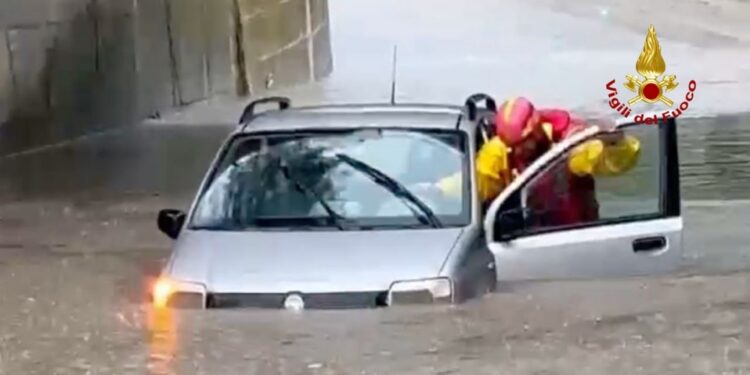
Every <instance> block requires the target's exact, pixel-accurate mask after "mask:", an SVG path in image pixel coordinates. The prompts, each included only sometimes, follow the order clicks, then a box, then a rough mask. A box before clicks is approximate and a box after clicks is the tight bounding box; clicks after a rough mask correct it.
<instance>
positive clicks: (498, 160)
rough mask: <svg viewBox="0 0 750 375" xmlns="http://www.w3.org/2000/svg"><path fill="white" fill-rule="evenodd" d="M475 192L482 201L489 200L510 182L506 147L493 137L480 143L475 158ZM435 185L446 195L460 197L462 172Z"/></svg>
mask: <svg viewBox="0 0 750 375" xmlns="http://www.w3.org/2000/svg"><path fill="white" fill-rule="evenodd" d="M476 176H477V193H478V194H479V199H480V200H481V201H482V202H485V203H486V202H490V201H492V200H493V199H495V198H496V197H497V196H498V195H499V194H500V192H502V190H503V189H504V188H505V187H506V186H507V184H508V183H510V178H509V176H510V171H509V170H508V149H507V148H506V147H505V144H503V142H502V141H501V140H500V139H499V138H497V137H495V138H492V139H491V140H490V141H488V142H487V143H485V144H484V145H482V148H481V149H480V150H479V152H478V153H477V160H476ZM436 187H437V188H438V189H439V190H440V192H441V193H442V194H443V195H444V196H447V197H451V198H460V197H461V190H462V188H463V178H462V173H461V172H457V173H454V174H452V175H450V176H448V177H445V178H443V179H441V180H440V181H438V182H437V183H436Z"/></svg>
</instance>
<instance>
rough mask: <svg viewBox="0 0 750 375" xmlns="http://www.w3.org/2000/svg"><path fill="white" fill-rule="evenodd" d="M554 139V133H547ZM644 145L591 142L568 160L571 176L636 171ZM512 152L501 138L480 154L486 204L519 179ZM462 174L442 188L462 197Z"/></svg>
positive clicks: (481, 188) (447, 180)
mask: <svg viewBox="0 0 750 375" xmlns="http://www.w3.org/2000/svg"><path fill="white" fill-rule="evenodd" d="M547 135H548V136H549V137H550V139H551V133H550V132H547ZM640 150H641V145H640V141H639V140H638V139H637V138H635V137H633V136H629V135H628V136H624V137H621V138H618V139H617V140H616V141H615V142H614V143H609V144H606V145H605V143H604V141H601V140H591V141H588V142H585V143H583V144H581V145H579V146H578V147H576V148H575V149H574V150H573V152H572V153H571V155H570V157H569V159H568V168H569V170H570V172H571V173H572V174H574V175H577V176H585V175H592V176H616V175H619V174H621V173H625V172H627V171H629V170H630V169H632V168H633V167H634V166H635V165H636V164H637V163H638V158H639V156H640ZM508 154H509V148H508V147H507V146H506V145H505V144H504V143H503V142H502V141H501V140H500V138H498V137H493V138H492V139H491V140H490V141H488V142H487V143H485V144H484V145H483V146H482V148H481V149H480V150H479V152H478V153H477V161H476V171H475V172H476V180H477V192H478V194H479V198H480V199H481V201H482V202H483V203H489V202H491V201H492V200H494V199H495V198H496V197H497V196H498V195H499V194H500V193H501V192H502V191H503V189H505V188H506V187H507V186H508V185H509V184H510V183H511V182H512V181H513V179H514V178H515V177H516V172H515V171H514V170H511V168H510V165H509V160H508ZM462 183H463V181H462V178H461V173H460V172H459V173H456V174H453V175H451V176H448V177H445V178H443V179H441V180H440V181H438V183H437V186H438V188H439V189H440V190H441V191H442V192H443V194H445V195H446V196H450V197H456V198H458V197H460V196H461V186H462Z"/></svg>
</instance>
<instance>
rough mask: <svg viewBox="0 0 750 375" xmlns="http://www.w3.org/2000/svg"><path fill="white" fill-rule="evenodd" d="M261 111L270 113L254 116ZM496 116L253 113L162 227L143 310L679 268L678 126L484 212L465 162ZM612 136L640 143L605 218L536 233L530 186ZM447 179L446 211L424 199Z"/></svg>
mask: <svg viewBox="0 0 750 375" xmlns="http://www.w3.org/2000/svg"><path fill="white" fill-rule="evenodd" d="M482 103H483V104H484V105H483V106H480V105H479V104H482ZM262 104H278V106H279V110H275V111H266V112H262V113H256V112H255V110H256V108H257V107H258V106H259V105H262ZM495 108H496V106H495V104H494V101H493V100H492V99H491V98H489V97H488V96H486V95H475V96H472V97H471V98H469V100H468V101H467V103H466V105H465V106H464V107H459V106H435V105H345V106H321V107H306V108H293V107H292V106H291V101H289V100H288V99H286V98H267V99H262V100H260V101H256V102H253V103H251V104H250V105H248V107H247V108H246V110H245V112H244V113H243V115H242V119H241V123H240V126H239V127H238V129H237V130H236V131H235V132H234V133H233V134H231V135H230V137H229V138H228V139H227V141H226V142H225V143H224V145H223V146H222V147H221V149H220V150H219V152H218V154H217V156H216V158H215V160H214V161H213V163H212V165H211V167H210V169H209V171H208V173H207V174H206V176H205V178H204V180H203V182H202V184H201V186H200V187H199V190H198V193H197V195H196V198H195V200H194V202H193V204H192V205H191V207H190V210H189V211H188V212H185V213H183V212H181V211H179V210H163V211H161V212H160V214H159V218H158V227H159V229H160V230H161V231H163V232H164V233H165V234H166V235H168V236H169V237H170V238H172V239H175V243H174V247H173V251H172V254H171V257H170V259H169V261H168V263H167V265H166V267H165V269H164V271H163V273H162V277H161V278H160V279H159V280H158V282H157V283H156V285H155V286H154V287H153V299H154V303H155V304H156V305H157V306H166V307H182V308H231V307H243V308H244V307H252V308H274V309H288V310H303V309H341V308H370V307H383V306H394V305H401V304H415V303H416V304H424V303H428V304H430V303H457V302H461V301H464V300H467V299H470V298H474V297H477V296H479V295H482V294H484V293H486V292H488V291H493V290H494V289H495V287H496V283H497V282H498V281H500V282H505V281H514V280H537V279H547V278H558V277H559V278H569V277H606V276H621V275H631V274H641V273H651V272H668V271H669V270H671V269H673V268H674V267H676V265H677V260H678V258H679V256H680V252H681V232H682V219H681V217H680V211H679V174H677V173H678V172H677V171H676V158H677V150H676V135H675V132H676V130H675V126H676V124H675V122H674V120H671V121H668V122H663V123H660V124H659V125H658V126H634V125H631V124H620V126H619V127H618V128H617V129H615V130H612V129H603V128H597V127H592V128H591V129H589V130H588V131H587V132H584V133H581V134H579V135H578V137H574V138H572V139H569V140H566V141H565V142H563V143H561V144H559V145H557V146H555V147H554V148H553V149H552V150H550V151H549V152H548V153H547V154H545V155H544V156H543V157H542V158H540V159H539V160H537V161H536V162H535V163H534V164H533V165H532V166H531V167H530V168H528V169H527V170H526V171H525V172H524V173H523V174H521V175H520V176H519V177H518V178H516V180H514V182H513V183H512V184H511V186H509V187H508V188H507V189H505V191H504V192H503V193H502V194H501V195H500V196H499V197H498V198H497V199H496V200H495V201H494V202H493V203H492V205H490V207H489V208H488V210H485V207H482V205H481V204H480V202H479V199H478V197H477V194H476V193H475V191H476V189H475V188H474V186H475V184H476V180H475V179H476V176H475V174H474V173H473V171H474V168H475V165H474V156H475V155H476V152H477V150H478V148H479V147H480V146H481V144H482V143H483V142H485V141H486V140H487V139H488V132H489V131H490V130H489V129H488V125H487V121H486V118H487V117H486V114H487V113H494V111H495ZM613 131H614V132H635V133H637V136H639V137H640V139H642V140H644V141H643V150H642V151H641V152H642V159H643V160H642V161H641V163H640V164H639V166H638V167H637V168H635V169H634V170H633V171H632V172H629V174H626V175H624V176H619V177H616V178H615V179H614V180H607V179H602V181H596V184H597V198H598V201H599V202H600V205H601V207H599V209H600V211H601V212H602V215H600V218H598V219H597V220H596V221H595V222H590V223H582V224H581V225H579V226H576V227H565V226H556V225H554V223H550V222H545V221H539V220H538V218H539V217H541V215H544V214H545V212H544V210H545V208H544V207H541V206H539V205H538V204H537V203H536V202H537V200H535V199H534V196H535V194H536V192H535V186H537V185H538V182H537V181H539V180H540V179H543V178H544V176H554V174H555V173H556V172H555V171H557V170H558V169H559V165H563V164H565V163H566V161H567V160H568V155H567V154H568V153H569V152H570V150H571V149H573V148H575V147H576V146H577V145H579V144H580V143H581V142H585V141H588V140H591V139H598V138H602V139H605V138H606V137H608V136H610V135H611V134H612V132H613ZM644 157H645V158H644ZM454 175H455V176H458V178H457V179H456V181H458V184H459V185H460V186H459V187H458V190H457V191H458V192H459V193H458V194H456V195H451V196H446V195H443V194H437V193H436V192H435V191H434V190H431V189H425V188H424V186H426V185H430V184H434V183H435V182H436V181H439V180H441V179H442V178H444V177H446V176H454ZM561 194H564V192H562V193H561ZM675 197H676V198H675ZM547 209H549V207H547Z"/></svg>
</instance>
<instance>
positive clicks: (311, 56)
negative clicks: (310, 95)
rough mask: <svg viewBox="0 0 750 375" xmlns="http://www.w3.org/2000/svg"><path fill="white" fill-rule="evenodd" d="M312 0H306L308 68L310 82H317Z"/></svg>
mask: <svg viewBox="0 0 750 375" xmlns="http://www.w3.org/2000/svg"><path fill="white" fill-rule="evenodd" d="M310 1H312V0H305V9H306V14H305V18H306V21H307V69H309V71H310V82H315V51H314V48H315V43H314V38H313V27H312V7H311V6H310Z"/></svg>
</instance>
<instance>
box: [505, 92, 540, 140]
mask: <svg viewBox="0 0 750 375" xmlns="http://www.w3.org/2000/svg"><path fill="white" fill-rule="evenodd" d="M535 115H536V110H535V109H534V105H533V104H531V101H529V100H528V99H526V98H524V97H519V98H511V99H508V100H506V101H505V103H503V104H502V105H501V106H500V108H498V110H497V115H496V116H495V134H497V136H498V137H500V140H502V141H503V143H505V144H506V145H509V146H512V145H515V144H518V143H519V142H520V141H521V140H523V139H524V138H525V137H526V136H527V135H528V134H529V133H530V131H531V130H533V128H529V120H531V119H532V118H533V117H534V116H535ZM537 122H538V121H537ZM531 125H532V126H534V125H538V124H531Z"/></svg>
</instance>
